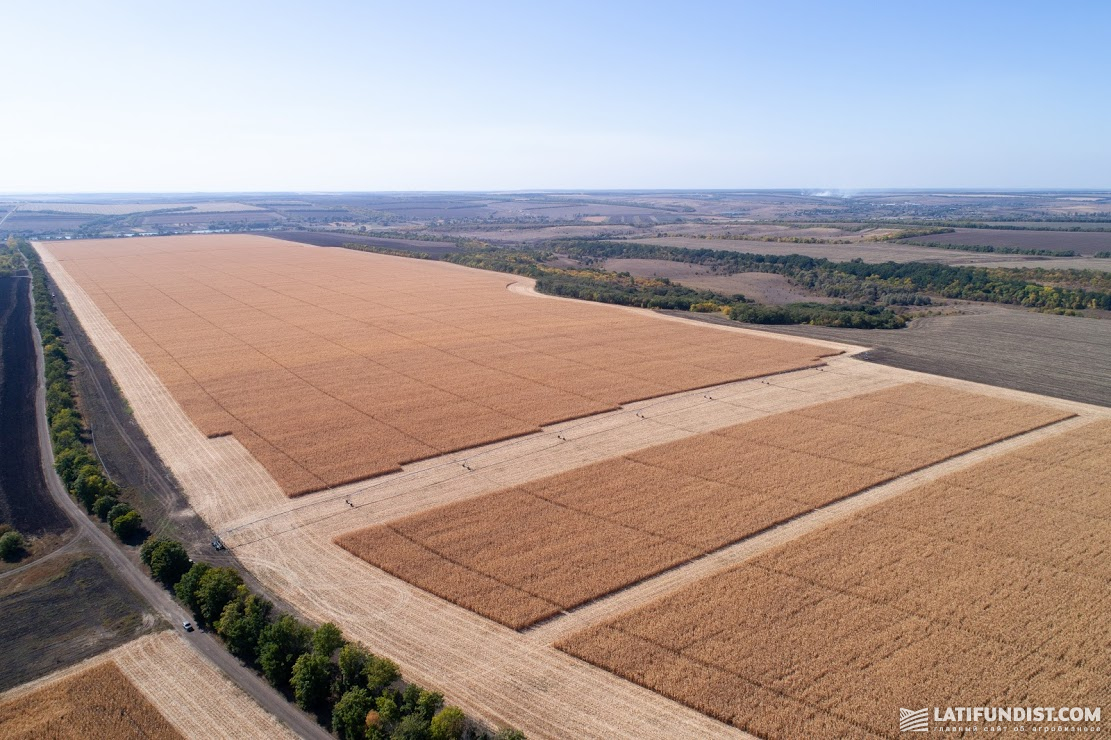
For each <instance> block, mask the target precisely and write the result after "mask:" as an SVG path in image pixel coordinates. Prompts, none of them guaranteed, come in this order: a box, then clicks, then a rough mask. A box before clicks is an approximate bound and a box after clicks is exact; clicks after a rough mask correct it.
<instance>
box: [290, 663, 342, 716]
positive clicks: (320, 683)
mask: <svg viewBox="0 0 1111 740" xmlns="http://www.w3.org/2000/svg"><path fill="white" fill-rule="evenodd" d="M289 683H290V685H291V686H292V687H293V698H294V699H296V700H297V706H299V707H301V708H302V709H305V710H313V709H316V708H317V707H319V706H320V705H321V704H322V703H323V702H324V700H325V699H326V698H327V697H328V689H329V688H330V687H331V685H332V661H331V660H329V659H328V656H326V655H321V654H320V653H315V652H313V653H304V654H302V655H301V657H299V658H298V659H297V661H296V662H295V663H294V664H293V672H292V673H291V674H290V678H289Z"/></svg>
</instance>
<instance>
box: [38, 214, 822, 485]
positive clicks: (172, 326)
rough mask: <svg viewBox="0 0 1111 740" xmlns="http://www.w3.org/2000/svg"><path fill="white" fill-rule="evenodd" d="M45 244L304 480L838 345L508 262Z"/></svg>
mask: <svg viewBox="0 0 1111 740" xmlns="http://www.w3.org/2000/svg"><path fill="white" fill-rule="evenodd" d="M40 249H48V250H49V252H50V253H52V254H53V255H55V256H56V257H57V259H58V260H59V262H61V264H63V265H64V266H65V269H66V271H67V273H68V274H69V275H70V276H71V277H72V278H73V279H74V280H76V281H77V282H78V283H79V284H80V285H81V287H82V288H83V289H84V291H85V292H86V293H87V294H88V295H89V297H90V298H91V299H92V300H93V301H94V302H95V303H96V304H97V306H98V308H99V309H100V310H101V311H102V312H103V313H104V315H105V316H106V317H107V318H108V319H109V320H110V321H111V322H112V323H113V324H114V325H115V327H116V328H117V329H118V330H119V331H120V332H121V333H122V335H123V336H124V338H125V339H126V340H127V341H128V343H129V344H130V345H131V346H132V347H134V348H135V350H137V351H138V352H139V354H140V355H141V356H142V357H143V359H144V360H145V361H146V362H147V364H149V365H150V366H151V367H152V368H153V369H154V371H155V372H156V373H157V374H158V376H159V378H160V379H161V381H162V382H163V383H164V384H165V385H166V387H167V388H169V390H170V392H171V393H172V394H173V396H174V398H175V399H176V400H177V401H178V403H180V404H181V405H182V407H183V408H184V409H185V410H186V412H187V413H188V414H189V416H190V418H191V419H192V421H193V423H194V424H196V425H197V427H198V428H200V429H201V430H202V431H203V432H204V433H205V434H206V435H208V436H210V437H220V436H226V435H233V436H234V437H235V439H236V440H237V441H238V442H240V443H241V444H243V445H244V447H246V448H247V449H248V450H249V451H250V452H251V454H252V455H253V456H254V457H255V458H256V459H257V460H258V461H259V462H260V463H261V464H262V465H263V466H264V467H265V468H266V470H267V471H268V472H269V473H270V475H271V476H272V477H273V478H274V479H275V480H277V481H278V483H279V485H280V486H281V487H282V489H283V491H284V492H285V493H286V494H287V495H298V494H303V493H307V492H311V491H316V490H320V489H323V488H329V487H334V486H337V485H342V484H345V483H349V482H351V481H355V480H359V479H363V478H367V477H371V476H375V475H380V474H383V473H387V472H390V471H394V470H397V469H398V468H399V466H400V465H402V464H404V463H407V462H411V461H414V460H419V459H423V458H427V457H433V456H436V455H439V454H443V453H446V452H450V451H453V450H459V449H464V448H467V447H472V446H474V445H477V444H481V443H484V442H490V441H494V440H498V439H504V438H509V437H515V436H520V435H522V434H527V433H531V432H535V431H537V430H538V429H539V428H540V427H541V426H544V425H547V424H551V423H554V422H558V421H562V420H565V419H570V418H576V417H581V416H586V415H589V414H594V413H598V412H601V411H606V410H609V409H613V408H615V407H617V406H618V405H619V404H623V403H627V402H629V401H633V400H638V399H643V398H650V397H654V396H661V395H666V394H669V393H675V392H677V391H681V390H685V389H689V388H697V387H703V386H709V385H714V384H718V383H723V382H728V381H732V380H740V379H744V378H751V377H757V376H761V375H767V374H772V373H777V372H782V371H785V370H791V369H796V368H800V367H809V366H815V365H817V364H820V362H821V360H820V355H822V354H823V351H822V350H821V349H819V348H817V347H815V346H813V345H810V344H802V343H795V342H791V341H781V340H776V339H771V338H767V339H765V338H763V337H761V336H760V335H758V334H755V333H752V334H739V333H732V334H723V333H721V332H718V331H714V330H711V329H701V328H697V329H696V328H694V327H690V326H683V325H681V324H679V323H674V322H667V323H663V322H658V321H653V320H651V319H649V318H647V317H645V316H643V315H638V314H637V313H635V312H631V311H621V310H616V311H615V310H613V309H610V308H606V307H604V306H598V305H593V304H584V303H578V302H571V301H559V302H548V303H542V302H539V301H536V300H534V299H532V298H522V297H520V296H519V295H518V294H516V293H513V292H510V291H507V290H505V288H506V285H507V283H508V282H512V280H511V279H509V278H506V276H504V275H499V274H495V273H488V272H482V271H477V270H470V269H467V268H461V267H459V266H456V265H451V264H445V263H436V262H425V261H412V260H405V259H403V258H396V257H387V256H383V255H376V254H366V253H357V252H352V251H348V250H332V249H316V248H312V247H306V246H302V245H295V244H290V243H284V242H280V241H276V240H272V239H265V238H262V237H250V236H224V235H220V236H202V237H167V238H156V239H141V238H135V239H128V240H126V241H121V240H107V241H81V242H69V243H52V244H50V245H49V247H48V248H47V247H43V246H42V245H40ZM826 354H828V352H826Z"/></svg>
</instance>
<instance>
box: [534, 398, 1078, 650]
mask: <svg viewBox="0 0 1111 740" xmlns="http://www.w3.org/2000/svg"><path fill="white" fill-rule="evenodd" d="M1095 420H1096V418H1095V417H1091V416H1072V417H1069V418H1067V419H1063V420H1061V421H1057V422H1052V423H1050V424H1047V425H1045V426H1041V427H1038V428H1037V429H1033V430H1031V431H1029V432H1024V433H1022V434H1018V435H1015V436H1012V437H1008V438H1007V439H1004V440H1000V441H998V442H994V443H991V444H988V445H985V446H983V447H978V448H976V449H974V450H970V451H968V452H965V453H962V454H960V455H956V456H954V457H951V458H949V459H947V460H943V461H941V462H939V463H935V464H933V465H929V466H927V467H924V468H919V469H918V470H915V471H913V472H911V473H908V474H906V475H902V476H899V477H898V478H895V479H894V480H889V481H887V482H885V483H880V484H879V485H876V486H872V487H870V488H866V489H864V490H863V491H860V492H858V493H854V494H851V495H849V496H847V497H845V498H841V499H838V500H837V501H834V502H832V503H829V504H826V505H825V506H821V507H818V508H816V509H812V510H810V511H808V512H805V513H803V514H799V515H798V516H795V517H792V518H791V519H788V520H787V521H785V522H783V523H781V524H778V525H775V526H773V527H771V528H770V529H766V530H764V531H762V532H759V533H757V534H755V535H751V536H749V537H746V538H744V539H742V540H739V541H737V542H734V543H733V544H731V545H726V546H725V547H723V548H720V549H718V550H714V551H713V552H710V553H707V554H705V555H702V556H700V557H698V558H695V559H694V560H689V561H687V562H685V563H682V564H680V565H677V566H675V567H674V568H671V569H669V570H666V571H664V572H662V573H659V574H657V575H655V576H651V577H649V578H647V579H645V580H642V581H639V582H637V583H635V584H632V585H630V586H627V587H625V588H623V589H620V590H618V591H614V592H612V593H610V594H607V595H605V596H602V597H600V598H598V599H595V600H594V601H591V602H587V603H586V604H583V605H582V606H579V607H576V608H574V609H571V610H567V611H564V612H562V613H561V614H559V615H556V616H554V617H550V618H548V619H547V620H545V621H543V622H540V623H538V624H536V625H534V626H532V627H529V628H527V629H524V630H521V634H522V635H523V636H525V637H526V638H528V639H530V640H533V641H534V642H538V643H542V644H545V645H552V644H554V643H555V642H557V641H558V640H560V639H562V638H564V637H567V636H569V635H570V634H571V633H573V632H577V631H579V630H582V629H586V628H587V627H591V626H594V625H596V624H598V623H600V622H602V621H604V620H606V619H609V618H611V617H614V616H617V615H618V614H621V613H624V612H627V611H629V610H631V609H635V608H637V607H640V606H643V605H645V604H647V603H648V602H650V601H654V600H656V599H658V598H660V597H662V596H665V595H667V594H669V593H672V592H674V591H676V590H678V589H680V588H683V587H684V586H687V585H689V584H691V583H694V582H695V581H698V580H701V579H703V578H706V577H708V576H711V575H714V574H715V573H719V572H721V571H724V570H726V569H728V568H731V567H733V566H736V565H739V564H741V563H743V562H745V561H747V560H750V559H752V558H754V557H756V556H758V555H762V554H763V553H765V552H767V551H769V550H771V549H773V548H775V547H778V546H780V545H783V544H786V543H787V542H790V541H792V540H794V539H797V538H799V537H801V536H803V535H805V534H809V533H810V532H813V531H815V530H818V529H820V528H822V527H825V526H826V525H829V524H832V523H834V522H837V521H840V520H842V519H845V518H847V517H849V516H851V515H853V514H855V513H856V512H858V511H861V510H863V509H867V508H870V507H872V506H875V505H876V504H879V503H882V502H884V501H887V500H888V499H891V498H894V497H896V496H899V495H902V494H904V493H907V492H909V491H912V490H914V489H916V488H918V487H919V486H921V485H923V484H926V483H931V482H933V481H935V480H938V479H939V478H943V477H945V476H947V475H949V474H951V473H955V472H958V471H960V470H963V469H965V468H968V467H971V466H972V465H975V464H977V463H980V462H983V461H984V460H986V459H989V458H992V457H995V456H997V455H1001V454H1004V453H1007V452H1011V451H1013V450H1016V449H1019V448H1022V447H1025V446H1027V445H1029V444H1032V443H1034V442H1038V441H1040V440H1043V439H1046V438H1049V437H1055V436H1057V435H1059V434H1062V433H1064V432H1067V431H1070V430H1072V429H1076V428H1079V427H1083V426H1086V425H1088V424H1090V423H1092V422H1093V421H1095Z"/></svg>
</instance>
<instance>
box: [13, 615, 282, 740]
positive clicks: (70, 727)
mask: <svg viewBox="0 0 1111 740" xmlns="http://www.w3.org/2000/svg"><path fill="white" fill-rule="evenodd" d="M0 737H3V738H26V739H27V740H30V739H31V738H44V737H49V738H149V737H156V738H180V737H210V738H255V737H266V738H291V737H293V735H292V734H291V733H290V732H289V730H288V729H286V728H285V727H284V726H283V725H281V724H279V723H278V721H277V720H276V719H274V717H273V716H271V715H269V714H267V713H266V712H265V711H263V709H262V708H261V707H259V705H258V704H256V703H255V702H254V701H253V700H252V699H251V698H250V697H248V696H247V695H246V694H245V693H243V691H242V690H241V689H239V687H238V686H236V685H234V684H232V682H231V681H230V680H228V678H227V677H226V676H225V675H224V674H223V673H221V672H220V671H219V670H218V669H217V668H216V667H215V666H213V665H212V664H211V663H209V662H208V661H207V660H205V659H204V658H202V657H201V656H200V655H199V654H198V653H197V652H195V651H194V650H193V649H192V648H190V647H189V646H188V645H186V644H185V642H184V640H183V638H181V637H179V636H178V635H177V634H175V633H173V632H169V631H164V632H160V633H158V634H154V635H150V636H147V637H143V638H140V639H138V640H132V641H131V642H128V643H126V644H125V645H122V646H120V647H118V648H116V649H114V650H111V651H108V652H106V653H102V654H101V655H98V656H96V657H94V658H90V659H89V660H86V661H84V662H83V663H80V664H78V665H75V666H71V667H69V668H65V669H62V670H60V671H57V672H55V673H53V674H51V675H49V676H45V677H43V678H40V679H37V680H35V681H31V682H29V683H26V684H24V685H22V686H19V687H17V688H14V689H12V690H10V691H7V692H5V693H2V694H0Z"/></svg>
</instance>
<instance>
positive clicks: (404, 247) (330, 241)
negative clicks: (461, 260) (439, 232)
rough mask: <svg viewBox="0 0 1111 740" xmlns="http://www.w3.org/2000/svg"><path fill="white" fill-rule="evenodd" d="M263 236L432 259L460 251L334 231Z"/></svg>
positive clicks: (449, 244)
mask: <svg viewBox="0 0 1111 740" xmlns="http://www.w3.org/2000/svg"><path fill="white" fill-rule="evenodd" d="M263 236H272V237H274V238H275V239H284V240H285V241H287V242H297V243H299V244H312V245H314V246H317V247H342V246H343V245H344V244H349V243H355V244H365V245H367V246H368V247H382V248H383V249H399V250H401V251H403V252H424V253H425V254H427V255H430V256H432V257H443V256H444V255H445V254H453V253H455V252H458V251H460V249H459V247H457V246H455V244H453V243H452V242H425V241H418V240H416V239H383V238H380V237H376V236H358V235H355V234H339V233H336V232H334V231H270V232H267V233H265V234H263Z"/></svg>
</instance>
